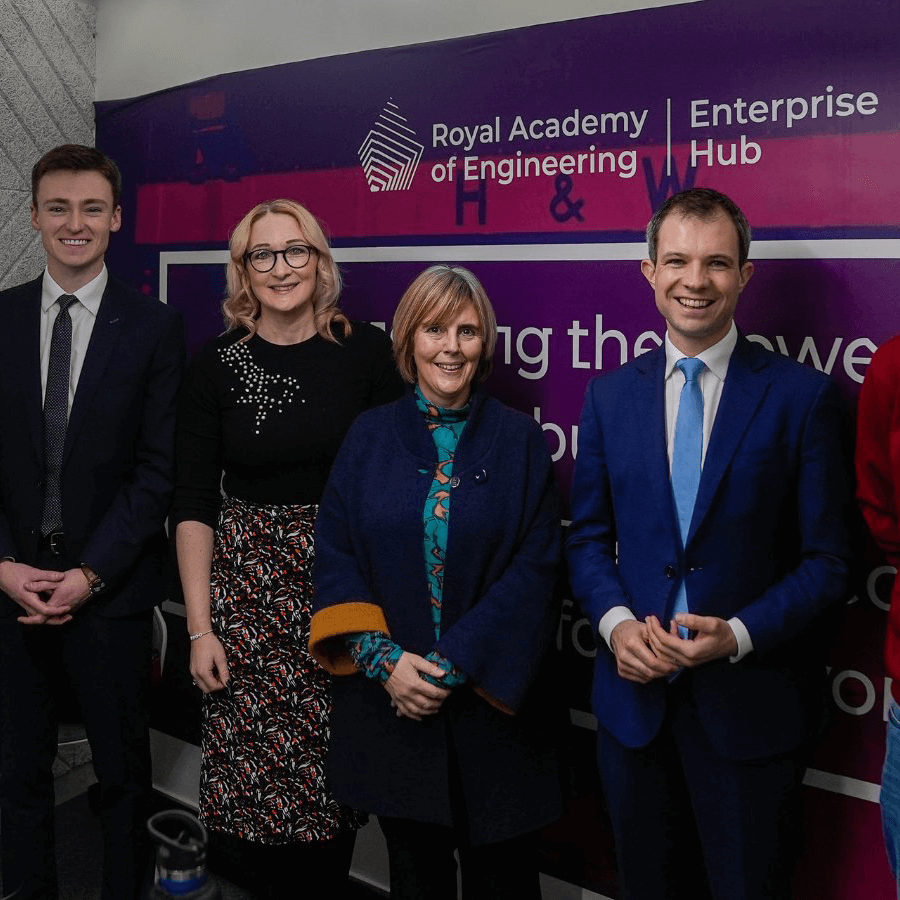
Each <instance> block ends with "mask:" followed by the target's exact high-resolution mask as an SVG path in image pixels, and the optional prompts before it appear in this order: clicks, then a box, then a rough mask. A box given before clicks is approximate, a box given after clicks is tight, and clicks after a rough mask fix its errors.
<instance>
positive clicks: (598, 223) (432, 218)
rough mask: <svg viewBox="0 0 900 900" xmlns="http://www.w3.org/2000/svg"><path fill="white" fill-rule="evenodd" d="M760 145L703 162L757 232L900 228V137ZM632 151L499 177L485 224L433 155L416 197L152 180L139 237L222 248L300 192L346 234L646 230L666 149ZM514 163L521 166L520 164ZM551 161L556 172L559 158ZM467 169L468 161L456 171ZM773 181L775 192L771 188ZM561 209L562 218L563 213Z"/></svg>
mask: <svg viewBox="0 0 900 900" xmlns="http://www.w3.org/2000/svg"><path fill="white" fill-rule="evenodd" d="M758 144H759V147H760V148H761V152H760V154H759V159H758V161H757V162H755V163H753V164H749V163H748V164H744V165H731V166H726V165H720V164H719V162H718V160H719V153H720V152H721V153H722V159H725V160H727V159H730V158H731V155H732V153H734V154H735V156H736V158H737V159H738V160H739V159H740V158H741V154H742V146H741V141H740V138H738V140H737V141H734V142H732V141H727V142H722V141H718V142H715V141H714V144H713V164H712V165H709V164H708V162H707V157H706V156H702V157H699V158H698V162H699V165H698V170H697V174H696V179H695V184H697V185H707V186H711V187H716V188H718V189H720V190H723V191H725V192H726V193H728V194H730V195H732V196H734V197H735V198H736V199H737V201H738V202H739V203H740V204H741V206H742V207H743V208H744V209H745V211H746V212H747V214H748V217H749V219H750V221H751V222H752V223H753V225H754V226H755V227H757V228H764V227H774V228H791V227H799V228H806V227H812V228H821V227H829V226H838V227H840V226H856V225H859V226H879V225H881V226H884V225H888V226H896V225H898V224H900V214H898V205H897V203H896V197H897V196H898V194H900V176H898V174H897V169H896V166H895V165H894V161H895V160H896V159H897V158H900V132H888V133H878V134H862V135H820V136H813V137H805V138H786V139H770V138H762V139H760V140H759V141H758ZM707 147H708V145H707V144H706V143H705V141H703V142H700V143H699V149H701V150H706V149H707ZM624 152H625V153H626V155H625V156H623V155H622V154H623V151H621V150H619V151H615V155H616V162H615V166H616V171H615V172H613V171H609V168H610V166H611V161H610V159H609V158H606V159H604V165H605V166H606V168H607V170H606V171H604V172H603V173H602V174H601V173H596V172H595V173H594V174H590V173H589V172H588V170H587V169H588V166H589V165H590V161H589V159H587V158H586V154H587V151H584V154H582V155H583V157H584V158H582V159H581V164H582V167H583V169H584V171H583V172H582V174H577V173H573V174H571V175H565V176H560V175H559V174H558V172H555V173H553V174H540V175H529V176H528V177H525V176H522V177H517V178H515V179H514V180H513V181H512V182H511V183H509V184H506V185H503V184H500V183H499V182H498V181H497V180H491V179H489V180H488V182H487V184H486V187H485V191H484V213H485V222H484V224H479V221H478V213H479V203H478V197H477V192H478V186H479V183H478V180H477V178H476V179H472V180H467V181H465V182H463V185H462V187H463V190H464V191H471V192H472V194H473V196H472V197H471V198H470V199H469V201H468V202H465V203H463V205H462V209H463V221H462V224H461V225H457V222H456V212H457V209H456V207H457V187H456V183H455V180H453V181H448V180H447V179H446V178H445V179H444V180H443V181H441V182H437V181H435V180H434V178H433V176H432V170H433V167H435V166H445V165H446V160H443V161H428V160H423V161H422V163H421V164H420V166H419V169H418V171H417V173H416V176H415V178H414V180H413V183H412V188H411V189H410V190H406V191H389V192H381V193H380V192H372V191H370V190H369V187H368V185H367V184H366V181H365V178H364V175H363V171H362V168H361V167H354V168H349V169H323V170H316V171H308V172H289V173H284V174H275V175H249V176H247V177H245V178H243V179H241V180H240V181H237V182H226V181H212V182H209V183H207V184H200V185H192V184H189V183H187V182H172V183H163V184H148V185H144V186H142V187H141V188H139V191H138V214H137V230H136V240H137V242H138V243H139V244H185V243H221V242H223V241H226V240H227V238H228V232H229V230H230V229H231V228H233V227H234V225H235V224H236V223H237V222H238V221H239V220H240V218H241V217H242V216H243V215H244V214H245V213H246V212H247V211H248V210H249V209H250V208H251V207H252V206H254V205H255V204H256V203H259V202H261V201H263V200H270V199H273V198H275V197H292V198H295V199H297V200H299V201H301V202H302V203H304V204H305V205H307V206H308V207H309V208H310V209H311V210H312V211H313V212H315V213H316V215H318V216H319V217H320V218H322V219H323V220H324V221H325V222H326V224H327V225H328V227H329V229H330V231H331V234H332V235H333V236H334V237H336V238H368V237H371V238H379V237H394V236H407V235H408V236H427V235H459V236H466V235H502V234H520V233H528V232H537V233H546V234H578V233H580V232H596V231H641V230H643V228H644V226H645V225H646V222H647V220H648V218H649V217H650V215H651V207H650V201H649V199H648V191H647V187H646V180H645V172H644V165H645V162H644V161H645V160H649V161H650V162H651V164H652V173H653V174H652V177H653V180H654V183H655V184H657V185H659V184H660V182H661V180H662V179H663V171H664V165H665V151H664V149H662V148H659V147H649V148H641V149H640V150H637V151H635V154H634V155H635V159H634V160H633V161H632V160H631V158H630V156H628V155H627V153H628V151H624ZM690 152H691V148H690V146H685V145H679V146H677V147H675V148H674V149H673V157H674V162H675V169H676V170H677V173H678V176H679V180H680V183H681V184H682V186H683V184H684V173H685V170H686V167H687V165H688V162H689V158H690ZM743 153H744V155H745V157H746V158H754V157H755V156H756V151H755V149H754V147H753V145H751V144H749V143H748V144H746V145H744V147H743ZM578 155H579V154H578V153H577V152H575V153H555V154H541V155H538V156H536V157H531V158H536V159H538V160H539V161H541V160H546V158H547V157H555V159H556V166H558V165H559V164H560V162H561V161H562V160H563V158H564V157H568V159H567V160H566V162H565V164H568V165H570V166H573V165H577V164H578V161H579V160H578ZM504 159H510V157H502V158H501V157H480V158H479V162H478V163H475V164H471V163H470V171H472V166H473V165H474V166H476V167H477V166H479V165H480V163H481V162H484V161H487V162H488V168H489V169H490V168H491V164H497V163H498V161H502V160H504ZM524 159H525V156H524V155H523V157H522V160H524ZM512 160H513V163H514V164H515V162H516V160H517V158H516V157H515V156H513V157H512ZM541 164H542V165H549V166H551V168H552V163H551V164H547V163H541ZM531 165H532V166H533V165H535V164H531ZM462 166H463V162H462V160H461V159H458V160H457V163H456V170H455V171H456V172H459V171H460V170H461V168H462ZM598 166H599V162H598V161H596V160H595V167H598ZM630 166H633V171H634V174H633V176H632V177H630V178H624V177H621V176H620V174H619V172H620V171H621V170H630ZM498 171H499V170H498ZM454 174H455V173H454ZM563 179H569V180H570V182H571V184H570V186H568V188H567V189H566V188H565V187H564V185H562V184H561V183H560V181H561V180H563ZM761 184H762V185H765V191H761V190H760V185H761ZM558 188H563V189H562V190H559V189H558ZM579 201H581V205H578V203H579ZM553 212H555V213H556V214H557V216H559V217H561V220H558V219H557V218H554V215H553ZM578 216H581V221H579V219H578Z"/></svg>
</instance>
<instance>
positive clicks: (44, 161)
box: [31, 144, 122, 209]
mask: <svg viewBox="0 0 900 900" xmlns="http://www.w3.org/2000/svg"><path fill="white" fill-rule="evenodd" d="M50 172H99V173H100V174H101V175H102V176H103V177H104V178H105V179H106V180H107V181H108V182H109V186H110V188H111V190H112V198H113V209H115V208H116V207H117V206H118V205H119V197H120V196H121V194H122V173H121V172H120V171H119V167H118V166H117V165H116V164H115V163H114V162H113V161H112V160H111V159H110V158H109V157H108V156H107V155H106V154H105V153H102V152H101V151H100V150H98V149H97V148H96V147H85V146H84V145H83V144H63V145H62V146H60V147H54V148H53V149H52V150H48V151H47V152H46V153H45V154H44V155H43V156H42V157H41V158H40V159H39V160H38V161H37V162H36V163H35V164H34V168H33V169H32V170H31V202H32V203H33V204H34V205H35V206H37V202H38V201H37V195H38V187H39V186H40V183H41V179H42V178H43V177H44V176H45V175H48V174H49V173H50ZM98 199H99V198H98Z"/></svg>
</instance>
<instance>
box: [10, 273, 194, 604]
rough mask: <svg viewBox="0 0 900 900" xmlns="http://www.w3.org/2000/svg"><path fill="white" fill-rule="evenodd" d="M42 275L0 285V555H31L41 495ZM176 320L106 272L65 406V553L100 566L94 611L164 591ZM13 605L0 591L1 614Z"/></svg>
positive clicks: (177, 369) (178, 349) (180, 330)
mask: <svg viewBox="0 0 900 900" xmlns="http://www.w3.org/2000/svg"><path fill="white" fill-rule="evenodd" d="M41 284H42V279H41V278H40V277H39V278H37V279H35V280H34V281H31V282H28V283H27V284H22V285H19V286H18V287H14V288H10V289H9V290H7V291H3V292H2V293H0V321H2V322H3V323H4V326H5V329H6V334H7V336H8V338H7V342H6V346H5V348H4V351H3V353H2V354H0V410H2V415H0V556H11V557H13V558H15V559H16V560H18V561H19V562H23V563H28V564H34V563H35V561H36V558H37V552H38V540H39V537H40V527H41V511H42V506H43V494H44V424H43V412H42V399H41V368H40V301H41ZM184 357H185V349H184V326H183V322H182V319H181V316H180V315H179V314H178V313H177V312H176V311H175V310H173V309H170V308H169V307H167V306H166V305H165V304H162V303H159V302H158V301H156V300H153V299H150V298H148V297H143V296H141V295H140V294H138V293H136V292H135V291H132V290H130V289H129V288H127V287H126V286H125V285H124V284H122V283H121V282H119V281H117V280H116V279H114V278H113V277H112V276H110V278H109V281H108V283H107V286H106V290H105V291H104V294H103V299H102V301H101V303H100V307H99V310H98V315H97V320H96V322H95V323H94V329H93V331H92V333H91V340H90V344H89V346H88V350H87V354H86V356H85V360H84V365H83V367H82V370H81V375H80V377H79V380H78V386H77V389H76V392H75V399H74V402H73V404H72V409H71V412H70V414H69V423H68V427H67V430H66V443H65V448H64V451H63V462H62V465H63V468H62V519H63V527H64V529H65V532H66V536H67V550H68V555H69V556H71V557H72V558H73V559H74V560H75V561H76V564H77V563H78V562H84V563H87V564H88V565H90V566H91V567H92V568H93V569H94V570H95V571H97V572H98V573H100V575H101V577H102V578H103V579H104V580H105V582H106V584H107V590H106V591H105V592H103V593H102V594H100V595H98V596H97V597H95V598H93V599H92V600H91V601H90V607H91V609H92V610H95V611H98V612H102V613H104V614H106V615H111V616H121V615H127V614H129V613H133V612H137V611H139V610H143V609H148V608H150V607H151V606H153V605H155V604H156V603H158V602H159V601H160V599H161V591H162V585H163V581H162V579H163V570H164V561H165V556H166V553H167V542H166V537H165V533H164V530H163V525H164V522H165V518H166V515H167V512H168V508H169V502H170V499H171V492H172V486H173V480H174V472H173V455H174V447H173V444H174V429H175V398H176V395H177V392H178V388H179V385H180V381H181V374H182V370H183V368H184ZM14 612H15V613H19V612H21V610H20V609H19V607H18V606H16V605H15V604H14V603H13V601H12V600H10V599H9V598H8V597H6V596H5V595H4V594H2V593H0V615H12V614H13V613H14Z"/></svg>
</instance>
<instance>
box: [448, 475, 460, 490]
mask: <svg viewBox="0 0 900 900" xmlns="http://www.w3.org/2000/svg"><path fill="white" fill-rule="evenodd" d="M450 487H452V488H457V487H459V477H458V476H456V475H454V476H453V477H452V478H451V479H450Z"/></svg>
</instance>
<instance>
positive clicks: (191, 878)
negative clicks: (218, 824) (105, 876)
mask: <svg viewBox="0 0 900 900" xmlns="http://www.w3.org/2000/svg"><path fill="white" fill-rule="evenodd" d="M147 830H148V831H149V832H150V837H151V839H152V840H153V842H154V844H156V874H155V876H154V879H153V886H152V887H151V889H150V893H149V894H148V897H149V900H167V898H170V897H177V898H179V900H220V898H221V896H222V894H221V891H220V890H219V886H218V884H217V883H216V880H215V878H213V876H212V875H210V874H209V873H208V872H207V871H206V845H207V833H206V828H205V827H204V826H203V825H202V824H201V823H200V822H199V821H198V819H197V817H196V816H194V815H191V813H189V812H184V811H183V810H180V809H169V810H165V811H164V812H158V813H156V814H155V815H152V816H150V818H149V819H148V820H147Z"/></svg>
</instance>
